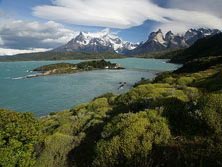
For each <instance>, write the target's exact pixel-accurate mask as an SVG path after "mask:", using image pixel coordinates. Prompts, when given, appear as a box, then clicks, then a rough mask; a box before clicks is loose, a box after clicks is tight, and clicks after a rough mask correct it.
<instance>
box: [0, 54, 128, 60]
mask: <svg viewBox="0 0 222 167" xmlns="http://www.w3.org/2000/svg"><path fill="white" fill-rule="evenodd" d="M113 58H124V56H123V55H120V54H117V53H109V52H104V53H82V52H65V53H62V52H42V53H30V54H18V55H15V56H0V62H6V61H43V60H77V59H80V60H84V59H113Z"/></svg>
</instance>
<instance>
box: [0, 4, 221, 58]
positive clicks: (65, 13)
mask: <svg viewBox="0 0 222 167" xmlns="http://www.w3.org/2000/svg"><path fill="white" fill-rule="evenodd" d="M221 8H222V1H221V0H211V1H209V0H186V1H185V0H112V1H110V0H0V54H1V49H2V50H3V49H5V50H6V49H8V50H9V51H10V50H13V49H14V50H15V52H16V51H18V50H31V51H33V50H35V49H44V48H45V49H49V48H54V47H57V46H59V45H62V44H64V43H66V42H67V41H68V40H70V39H71V38H72V37H74V36H76V35H77V34H78V33H79V31H90V32H97V31H101V30H103V29H105V28H110V29H111V31H112V32H114V33H117V35H118V36H120V37H121V38H122V39H123V40H127V41H131V42H141V41H145V40H147V38H148V35H149V33H150V32H151V31H156V30H157V29H159V28H161V29H162V30H163V32H167V31H168V30H172V31H173V32H175V33H183V32H184V31H185V30H187V29H189V28H199V27H206V28H218V29H221V27H222V19H221V16H222V15H221V13H220V10H221Z"/></svg>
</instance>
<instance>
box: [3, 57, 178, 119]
mask: <svg viewBox="0 0 222 167" xmlns="http://www.w3.org/2000/svg"><path fill="white" fill-rule="evenodd" d="M109 61H111V62H113V63H119V64H121V65H122V66H123V67H125V68H126V69H124V70H97V71H90V72H81V73H76V74H65V75H54V76H44V77H39V78H31V79H21V77H24V76H27V75H30V74H33V73H32V72H30V71H31V70H32V69H34V68H36V67H39V66H42V65H46V64H52V63H58V62H70V63H78V62H80V61H78V60H72V61H37V62H0V108H6V109H11V110H15V111H19V112H33V113H34V114H35V115H36V116H43V115H47V114H48V113H50V112H55V111H62V110H65V109H70V108H71V107H73V106H75V105H78V104H80V103H84V102H88V101H90V100H92V99H93V98H94V97H96V96H99V95H102V94H104V93H107V92H113V93H116V94H120V93H123V92H125V91H127V90H129V89H130V88H131V87H132V86H133V85H134V83H135V82H137V81H139V80H140V79H141V78H142V77H143V78H150V79H152V78H154V77H155V75H156V74H157V73H158V72H163V71H172V70H175V69H177V68H178V65H175V64H170V63H166V60H155V59H137V58H127V59H112V60H109ZM120 82H126V83H127V84H126V86H125V87H124V88H123V89H121V90H119V89H118V88H119V86H120V84H119V83H120Z"/></svg>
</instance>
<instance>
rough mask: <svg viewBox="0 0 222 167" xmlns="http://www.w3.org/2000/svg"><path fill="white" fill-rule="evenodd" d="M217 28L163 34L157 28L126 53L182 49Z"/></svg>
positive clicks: (218, 31)
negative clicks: (142, 41)
mask: <svg viewBox="0 0 222 167" xmlns="http://www.w3.org/2000/svg"><path fill="white" fill-rule="evenodd" d="M220 32H221V31H220V30H217V29H205V28H199V29H189V30H188V31H186V32H185V33H184V34H174V33H173V32H172V31H168V32H167V33H166V34H165V35H164V34H163V32H162V30H161V29H159V30H158V31H156V32H152V33H150V35H149V38H148V40H147V41H146V42H144V43H143V44H141V45H140V46H138V47H137V48H135V49H133V50H131V51H129V52H128V54H130V55H133V54H143V53H146V52H157V51H163V50H167V49H183V48H188V47H190V46H191V45H193V44H194V43H195V42H196V41H197V40H198V39H201V38H204V37H207V36H212V35H216V34H218V33H220Z"/></svg>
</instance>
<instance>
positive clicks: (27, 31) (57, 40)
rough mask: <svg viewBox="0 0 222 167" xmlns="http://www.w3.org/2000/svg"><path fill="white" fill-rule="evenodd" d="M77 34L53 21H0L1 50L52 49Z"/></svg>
mask: <svg viewBox="0 0 222 167" xmlns="http://www.w3.org/2000/svg"><path fill="white" fill-rule="evenodd" d="M77 34H78V32H75V31H73V30H70V29H67V28H65V27H64V26H63V25H62V24H59V23H56V22H54V21H48V22H46V23H40V22H37V21H24V20H13V19H8V20H1V24H0V45H2V46H3V48H13V49H22V50H23V49H24V50H27V49H29V48H54V47H57V46H60V45H62V44H64V43H66V42H67V41H69V40H70V39H71V38H73V37H75V36H76V35H77Z"/></svg>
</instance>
